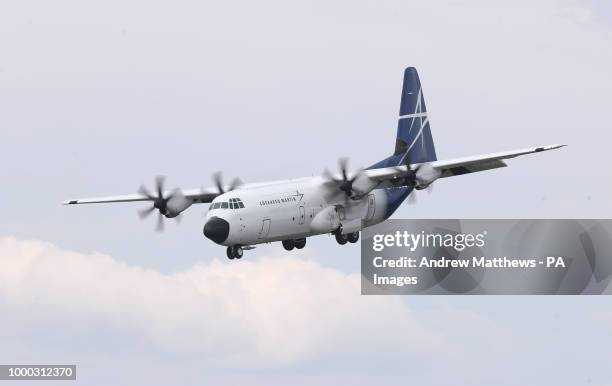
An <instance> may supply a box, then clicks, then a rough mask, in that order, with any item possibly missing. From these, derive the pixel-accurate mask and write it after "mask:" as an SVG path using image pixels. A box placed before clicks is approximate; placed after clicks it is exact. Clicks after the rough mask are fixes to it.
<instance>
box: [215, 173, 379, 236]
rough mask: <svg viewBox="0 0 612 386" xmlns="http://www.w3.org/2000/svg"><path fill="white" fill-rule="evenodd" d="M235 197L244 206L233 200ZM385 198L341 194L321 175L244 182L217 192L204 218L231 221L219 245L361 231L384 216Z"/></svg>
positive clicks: (372, 193)
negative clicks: (355, 196) (250, 183)
mask: <svg viewBox="0 0 612 386" xmlns="http://www.w3.org/2000/svg"><path fill="white" fill-rule="evenodd" d="M236 199H240V202H241V203H242V204H243V205H240V206H239V205H238V204H235V203H232V201H234V202H236ZM386 201H387V196H386V194H385V192H384V190H383V189H375V190H372V191H371V192H370V193H369V194H367V195H365V196H364V197H362V198H360V199H356V200H355V199H347V198H346V196H345V195H344V193H343V192H340V193H339V194H338V191H337V190H336V189H331V188H330V187H328V186H327V185H326V181H325V180H324V179H323V178H321V177H307V178H300V179H294V180H286V181H278V182H271V183H265V184H254V185H245V186H243V187H240V188H238V189H235V190H232V191H230V192H227V193H224V194H221V195H219V196H218V197H216V198H215V199H214V200H213V202H212V204H211V205H210V209H209V210H208V213H207V214H206V220H207V221H208V220H210V219H211V218H214V217H218V218H221V219H223V220H225V221H227V222H228V223H229V235H228V237H227V238H226V239H225V240H223V241H220V242H219V241H217V242H218V244H221V245H227V246H232V245H254V244H260V243H267V242H273V241H281V240H291V239H301V238H305V237H309V236H314V235H318V234H323V233H330V232H333V231H336V230H337V229H340V231H341V232H342V233H350V232H359V231H360V230H361V229H363V228H365V227H367V226H371V225H374V224H376V223H379V222H381V221H383V220H384V219H385V212H386V204H387V202H386ZM224 203H227V204H224ZM232 207H233V208H232ZM334 217H335V218H334Z"/></svg>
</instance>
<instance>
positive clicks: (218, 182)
mask: <svg viewBox="0 0 612 386" xmlns="http://www.w3.org/2000/svg"><path fill="white" fill-rule="evenodd" d="M213 181H214V182H215V186H216V187H217V190H218V191H219V194H223V193H226V192H230V191H232V190H234V189H236V188H237V187H239V186H240V185H242V180H241V179H240V178H238V177H236V178H234V179H233V180H232V183H231V184H230V186H229V188H227V190H225V189H223V176H222V174H221V172H217V173H215V174H213Z"/></svg>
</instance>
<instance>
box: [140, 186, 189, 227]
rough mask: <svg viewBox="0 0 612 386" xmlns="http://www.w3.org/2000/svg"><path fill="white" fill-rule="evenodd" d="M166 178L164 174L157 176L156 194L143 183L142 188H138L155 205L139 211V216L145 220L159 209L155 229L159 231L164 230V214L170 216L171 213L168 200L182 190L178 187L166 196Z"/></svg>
mask: <svg viewBox="0 0 612 386" xmlns="http://www.w3.org/2000/svg"><path fill="white" fill-rule="evenodd" d="M165 180H166V177H164V176H157V177H156V178H155V194H153V193H151V192H150V191H149V190H148V189H147V188H146V187H145V186H144V185H141V186H140V189H138V193H140V194H142V195H143V196H145V197H147V198H148V199H149V200H151V201H153V206H151V207H149V208H145V209H143V210H140V211H138V216H139V217H140V219H141V220H144V219H145V218H147V217H149V215H150V214H151V213H153V212H154V211H155V210H157V211H158V215H157V225H156V226H155V230H156V231H158V232H161V231H163V230H164V216H166V217H169V215H171V213H170V212H169V210H168V201H170V199H172V197H174V196H175V195H177V194H180V192H179V191H178V189H177V190H175V191H174V192H172V193H171V194H169V195H168V196H165V197H164V183H165ZM173 217H176V216H173Z"/></svg>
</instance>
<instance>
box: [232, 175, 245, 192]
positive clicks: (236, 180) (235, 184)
mask: <svg viewBox="0 0 612 386" xmlns="http://www.w3.org/2000/svg"><path fill="white" fill-rule="evenodd" d="M240 185H242V180H241V179H240V178H238V177H236V178H234V179H233V180H232V183H231V185H230V188H229V190H234V189H236V188H237V187H239V186H240Z"/></svg>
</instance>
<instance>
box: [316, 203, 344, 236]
mask: <svg viewBox="0 0 612 386" xmlns="http://www.w3.org/2000/svg"><path fill="white" fill-rule="evenodd" d="M339 226H340V217H339V215H338V212H337V211H336V208H335V207H334V206H328V207H327V208H325V209H323V210H322V211H320V212H319V213H317V215H316V216H315V217H314V218H313V219H312V221H311V222H310V230H311V231H312V232H313V233H329V232H333V231H335V230H336V229H338V227H339Z"/></svg>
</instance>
